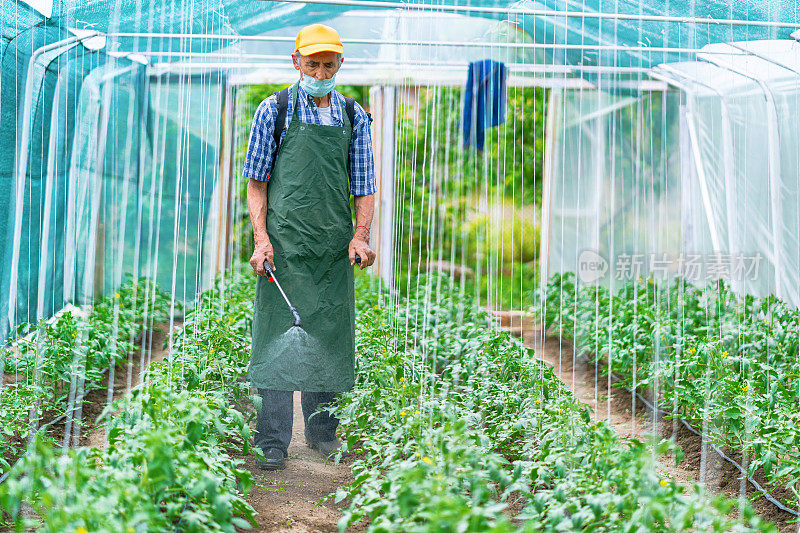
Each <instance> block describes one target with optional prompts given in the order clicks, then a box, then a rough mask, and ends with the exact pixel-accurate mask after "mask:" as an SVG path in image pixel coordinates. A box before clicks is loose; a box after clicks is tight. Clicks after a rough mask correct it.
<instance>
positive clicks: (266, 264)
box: [264, 254, 361, 326]
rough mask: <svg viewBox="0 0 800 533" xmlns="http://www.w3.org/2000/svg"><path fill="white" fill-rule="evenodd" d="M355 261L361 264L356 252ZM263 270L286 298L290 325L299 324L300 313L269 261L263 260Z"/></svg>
mask: <svg viewBox="0 0 800 533" xmlns="http://www.w3.org/2000/svg"><path fill="white" fill-rule="evenodd" d="M356 263H358V264H361V256H360V255H358V254H356ZM264 270H266V271H267V274H269V275H270V277H272V281H274V282H275V285H277V286H278V290H279V291H281V296H283V299H284V300H286V305H288V306H289V311H291V312H292V316H293V317H294V321H293V322H292V326H300V315H298V314H297V309H295V307H294V306H293V305H292V302H290V301H289V298H288V297H287V296H286V293H285V292H283V287H281V284H280V283H278V278H276V277H275V272H273V271H272V267H270V266H269V261H266V260H265V261H264Z"/></svg>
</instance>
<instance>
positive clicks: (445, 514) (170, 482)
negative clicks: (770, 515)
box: [0, 273, 772, 533]
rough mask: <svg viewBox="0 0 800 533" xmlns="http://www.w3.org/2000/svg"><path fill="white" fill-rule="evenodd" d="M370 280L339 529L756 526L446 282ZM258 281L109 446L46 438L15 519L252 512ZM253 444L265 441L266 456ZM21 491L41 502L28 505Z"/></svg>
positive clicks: (204, 521)
mask: <svg viewBox="0 0 800 533" xmlns="http://www.w3.org/2000/svg"><path fill="white" fill-rule="evenodd" d="M374 283H375V282H374V280H371V279H370V278H366V277H359V281H358V287H357V296H356V300H357V302H358V315H357V333H358V335H357V366H358V372H357V376H358V378H357V380H358V381H357V384H356V386H355V387H354V389H353V390H352V391H351V392H349V393H347V394H345V395H344V396H343V397H342V400H341V402H340V404H339V406H338V407H337V412H338V415H339V416H340V417H341V419H342V422H343V429H344V434H343V436H344V438H345V439H346V440H347V443H348V445H349V447H350V448H351V449H352V450H353V451H354V452H355V453H356V454H357V460H356V461H355V462H354V463H353V466H352V469H353V473H354V482H353V483H352V484H351V485H349V486H347V487H343V488H342V489H341V490H340V491H338V492H337V494H336V495H335V498H336V500H337V501H343V500H344V499H345V498H349V500H347V501H348V502H349V505H348V507H347V508H346V509H343V516H342V519H341V521H340V524H339V525H340V529H342V530H344V529H346V528H347V527H348V526H350V525H353V524H355V523H357V522H360V521H361V522H362V523H363V522H364V521H366V522H368V524H367V529H368V530H371V531H442V530H446V531H476V532H477V531H495V532H502V531H563V530H581V529H587V530H598V531H634V530H648V531H686V530H688V529H695V530H702V531H731V530H738V531H747V530H755V529H758V530H767V531H768V530H770V529H771V527H772V526H770V525H769V524H767V523H764V522H763V521H761V520H760V519H759V518H758V517H756V516H754V515H753V514H752V511H750V509H749V507H748V506H747V505H746V504H742V505H741V506H740V511H741V513H740V517H739V518H738V519H736V520H735V519H733V518H731V517H730V516H729V512H730V511H731V510H732V509H733V508H734V507H735V506H736V505H737V504H736V503H734V502H732V501H730V500H727V499H725V498H723V497H715V498H709V497H708V496H707V495H706V494H704V493H703V491H702V490H701V489H700V488H699V487H697V486H694V487H691V488H690V489H688V490H687V489H686V488H685V487H684V486H682V485H681V484H678V483H675V482H674V481H672V480H670V479H666V478H664V477H663V476H661V475H659V474H658V473H657V471H656V468H655V457H654V454H653V451H654V450H655V451H656V453H664V452H667V451H668V450H669V449H670V447H671V445H670V444H669V443H668V442H664V441H662V442H658V443H652V444H648V443H644V442H640V441H637V440H634V441H632V442H631V443H629V444H621V443H620V442H619V440H618V438H617V435H616V434H615V433H614V431H613V430H612V429H610V428H609V427H608V426H607V425H606V424H605V423H592V422H591V417H590V414H589V411H588V410H587V408H586V406H584V405H582V404H580V403H578V402H577V401H576V400H575V398H574V396H573V395H572V394H571V393H570V391H569V390H567V389H566V388H565V386H564V385H563V384H562V383H561V382H560V381H559V380H558V379H557V378H556V377H555V376H554V375H553V372H552V370H551V369H550V368H549V367H548V366H547V365H546V364H544V363H542V362H540V361H537V360H536V359H535V358H534V357H533V355H532V353H530V351H529V350H527V349H525V348H523V346H522V345H521V344H520V342H519V340H518V339H515V338H514V337H512V336H511V335H510V334H508V333H505V332H501V331H499V330H498V329H497V328H495V327H493V325H492V321H491V319H490V317H489V315H488V314H487V313H486V311H485V310H483V309H481V308H479V307H478V306H477V305H474V304H473V302H472V301H471V300H470V299H469V298H466V297H464V296H463V295H461V294H459V292H458V291H457V290H456V289H455V288H454V287H452V286H451V285H450V282H449V281H448V280H446V279H444V278H442V277H439V276H433V277H431V278H429V279H428V280H427V282H426V283H425V284H424V285H423V286H421V287H420V289H421V290H420V291H418V294H424V295H425V296H424V297H421V298H417V299H408V300H401V301H399V302H396V303H391V301H392V298H390V297H389V296H388V295H387V294H386V293H384V292H382V291H380V290H377V289H374ZM252 286H253V280H252V277H251V276H249V275H245V274H239V273H232V274H228V275H227V276H226V277H225V278H224V279H221V280H219V281H218V282H217V285H216V287H215V288H214V289H212V290H210V291H207V292H206V293H204V294H203V295H202V296H201V297H200V298H199V300H198V301H197V303H196V306H195V308H194V309H193V310H192V311H191V312H189V313H187V316H186V321H185V323H184V326H183V327H182V328H181V329H180V330H179V331H178V332H177V333H176V334H175V335H174V343H173V345H172V350H171V357H170V358H169V359H168V360H165V361H163V362H160V363H154V364H153V365H151V368H149V369H148V374H147V379H146V380H145V382H144V383H143V384H142V385H140V386H139V387H137V388H135V389H134V391H133V392H132V393H131V394H130V395H128V396H126V397H125V398H122V399H120V400H117V401H116V402H114V403H113V404H112V406H110V407H109V408H108V412H109V413H108V422H107V425H106V431H107V436H108V442H109V446H108V447H107V448H106V449H104V450H97V449H92V448H78V449H73V450H70V451H69V453H68V454H67V455H66V456H63V457H61V458H57V456H58V454H59V451H58V450H57V449H56V448H54V447H53V446H52V445H50V444H49V443H47V442H45V441H44V440H42V439H35V440H34V445H33V447H32V450H31V453H29V454H28V455H26V456H25V458H24V459H23V461H21V463H20V464H18V465H16V466H15V467H14V469H13V470H12V472H11V477H10V478H9V480H8V481H7V482H6V483H5V484H4V485H2V486H0V506H2V508H3V510H4V511H5V512H6V513H7V517H10V518H11V521H12V522H13V523H14V525H15V526H16V527H17V528H22V527H25V526H27V525H33V526H35V527H40V528H42V529H44V530H46V531H83V530H86V531H114V532H119V531H125V532H126V533H133V532H144V531H162V530H174V531H234V529H235V527H237V526H240V527H246V526H248V525H249V524H253V525H254V524H255V521H254V516H253V514H254V511H253V509H252V508H251V507H250V506H249V505H248V504H247V503H246V502H245V501H244V499H243V498H242V495H243V494H244V495H246V494H247V491H248V489H249V487H250V485H251V484H252V476H251V474H249V473H248V472H246V471H245V470H243V469H242V468H241V461H240V460H237V459H234V458H233V456H234V455H235V453H237V452H239V451H242V450H243V451H244V453H250V452H251V450H250V445H249V437H250V429H249V425H248V422H249V421H248V419H247V417H246V416H244V415H242V413H241V412H240V411H239V410H237V409H235V408H234V407H233V406H234V405H236V404H237V403H241V402H243V401H247V400H248V396H249V385H248V383H247V382H246V381H244V380H243V379H242V377H243V376H244V374H245V371H246V367H247V363H248V359H249V353H250V349H249V348H250V332H251V327H252ZM255 453H257V452H255ZM23 502H25V505H26V506H28V507H25V506H23Z"/></svg>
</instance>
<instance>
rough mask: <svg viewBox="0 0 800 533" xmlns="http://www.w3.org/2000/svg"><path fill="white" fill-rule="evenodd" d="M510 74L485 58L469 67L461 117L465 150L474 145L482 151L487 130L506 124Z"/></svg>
mask: <svg viewBox="0 0 800 533" xmlns="http://www.w3.org/2000/svg"><path fill="white" fill-rule="evenodd" d="M507 74H508V69H506V66H505V65H504V64H503V63H500V62H499V61H494V60H491V59H483V60H481V61H473V62H472V63H470V64H469V71H468V72H467V87H466V90H465V91H464V113H463V115H462V116H461V128H462V130H463V132H464V148H466V147H468V146H470V145H472V146H475V147H476V148H477V149H478V150H483V144H484V141H485V140H486V134H485V130H486V128H490V127H492V126H499V125H500V124H503V123H504V122H505V121H506V75H507Z"/></svg>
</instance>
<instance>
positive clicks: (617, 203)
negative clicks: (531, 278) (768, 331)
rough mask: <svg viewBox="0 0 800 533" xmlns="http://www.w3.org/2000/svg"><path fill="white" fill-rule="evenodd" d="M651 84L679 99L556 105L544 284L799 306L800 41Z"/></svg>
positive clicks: (717, 49) (724, 46) (741, 53)
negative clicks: (672, 282)
mask: <svg viewBox="0 0 800 533" xmlns="http://www.w3.org/2000/svg"><path fill="white" fill-rule="evenodd" d="M652 76H653V77H654V78H657V79H661V80H664V81H666V82H667V83H669V84H670V85H671V89H670V90H669V91H667V92H664V93H661V94H658V93H649V94H648V93H644V94H642V95H641V96H637V97H632V98H623V97H611V96H609V95H608V94H605V93H603V92H597V91H586V90H576V91H566V92H564V93H558V94H554V97H553V102H554V103H556V104H557V105H555V106H554V111H553V114H552V115H551V131H552V134H553V137H552V138H551V140H550V142H551V152H550V157H549V159H548V163H547V164H548V169H549V172H548V181H547V184H548V186H549V189H548V190H549V196H548V194H546V195H545V196H546V201H547V198H548V197H549V202H547V204H546V205H545V211H546V213H547V212H549V218H548V219H547V220H545V228H549V231H547V230H546V233H545V235H544V238H543V244H544V245H546V246H547V247H548V248H547V250H545V251H546V255H544V257H547V258H548V263H547V264H546V265H544V268H543V277H544V276H546V275H547V274H552V273H554V272H562V271H577V272H579V273H580V272H581V268H583V269H584V270H585V272H584V274H585V276H584V278H585V280H587V281H594V280H595V279H600V280H604V281H606V282H609V281H612V280H621V279H624V278H625V277H626V276H627V277H639V275H640V273H641V275H642V276H644V277H659V276H661V275H663V276H667V277H671V276H675V275H680V276H684V277H687V278H688V279H691V280H692V281H695V282H699V283H702V282H703V281H709V280H712V279H724V280H726V281H728V282H729V283H731V284H732V286H733V287H734V288H735V289H736V290H738V291H741V292H746V293H750V294H754V295H756V296H762V297H763V296H768V295H770V294H775V295H776V296H778V297H779V298H782V299H785V300H787V301H790V302H792V303H793V304H795V305H800V293H799V292H798V287H799V286H800V277H799V275H798V272H800V241H799V240H798V238H799V237H798V236H799V235H800V197H799V190H800V156H799V155H798V151H797V146H798V142H800V138H798V137H800V131H799V130H798V128H799V126H798V125H797V119H796V118H797V116H798V113H799V112H800V108H799V105H800V44H798V43H797V42H795V41H792V40H778V41H749V42H736V43H720V44H714V45H708V46H706V47H704V48H703V49H702V50H701V51H700V53H699V54H698V61H686V62H679V63H665V64H661V65H658V66H657V67H655V68H654V69H653V71H652ZM626 144H627V147H626V148H624V149H622V150H620V148H621V147H623V146H625V145H626ZM620 154H623V157H622V158H621V157H620ZM548 209H549V211H547V210H548ZM595 268H600V269H604V268H605V269H606V270H604V272H603V275H602V276H600V275H599V274H596V273H595V271H594V269H595Z"/></svg>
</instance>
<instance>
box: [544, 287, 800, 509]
mask: <svg viewBox="0 0 800 533" xmlns="http://www.w3.org/2000/svg"><path fill="white" fill-rule="evenodd" d="M546 309H547V310H546V313H545V319H546V321H547V323H548V325H549V326H550V327H551V328H553V329H554V330H556V331H560V332H562V333H563V334H565V335H567V336H569V337H571V338H573V339H575V343H576V349H577V350H578V351H579V352H583V353H588V354H590V356H591V357H592V358H593V359H594V360H596V361H598V362H602V363H605V372H609V371H611V372H615V373H616V374H617V375H618V377H619V378H620V379H621V380H622V381H621V384H622V385H624V386H625V387H627V388H629V389H634V390H639V389H642V390H649V391H656V392H657V393H658V399H657V401H658V405H659V406H660V407H661V408H662V409H663V410H664V411H666V412H667V413H669V416H671V417H680V418H683V419H685V420H687V421H688V422H689V423H691V424H692V425H693V426H694V427H696V428H697V429H698V430H701V431H703V432H704V433H705V436H706V438H707V439H708V440H709V442H711V443H712V444H715V445H718V446H728V447H731V448H733V449H734V450H736V451H737V452H739V453H740V454H741V455H742V456H743V457H745V458H747V460H748V464H747V465H746V467H747V469H748V473H749V474H750V475H753V474H755V473H756V472H757V471H761V472H763V474H764V476H765V478H766V480H767V482H768V485H769V487H768V488H772V487H774V488H779V487H786V488H788V489H789V491H790V492H789V495H788V496H787V497H785V498H784V503H785V504H786V505H788V506H790V507H791V508H797V506H798V505H800V496H798V491H800V455H799V454H798V449H800V435H798V433H797V431H796V428H797V425H798V422H800V391H799V390H798V387H797V380H798V376H800V360H799V359H798V338H797V327H798V325H800V312H798V311H797V310H796V309H793V308H791V307H789V306H788V305H787V304H785V303H783V302H781V301H780V300H778V299H777V298H775V297H772V296H770V297H767V298H763V299H758V298H754V297H753V296H752V295H737V294H735V293H734V292H732V291H731V289H730V287H728V286H727V285H725V284H724V283H722V282H715V283H711V284H709V285H708V286H706V287H702V288H701V287H696V286H693V285H691V284H689V283H687V282H686V281H684V280H680V279H678V280H675V281H673V282H669V283H666V282H665V283H655V282H654V281H653V280H641V281H636V282H631V283H628V284H626V285H625V286H624V287H622V288H621V289H620V291H619V292H618V293H617V294H610V293H609V291H608V290H606V289H604V288H600V287H582V286H579V285H578V284H576V283H575V277H574V275H573V274H571V273H566V274H563V275H556V276H554V277H553V278H551V280H550V282H549V284H548V287H547V290H546Z"/></svg>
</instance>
